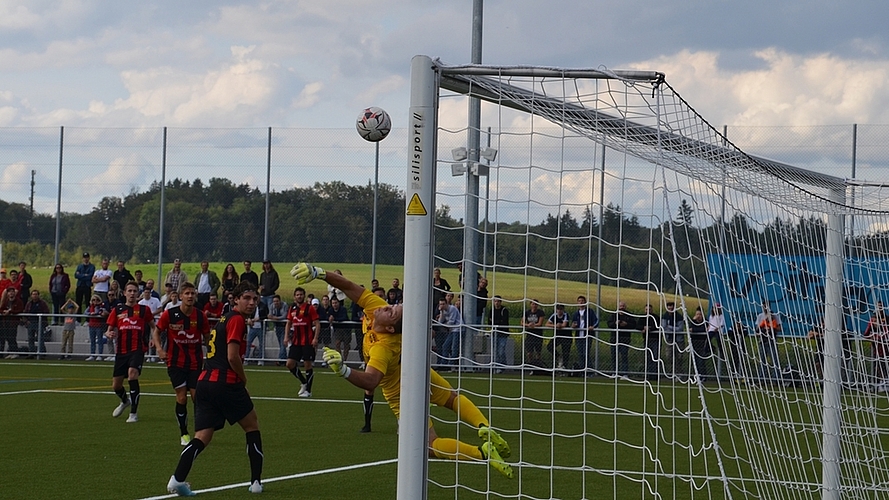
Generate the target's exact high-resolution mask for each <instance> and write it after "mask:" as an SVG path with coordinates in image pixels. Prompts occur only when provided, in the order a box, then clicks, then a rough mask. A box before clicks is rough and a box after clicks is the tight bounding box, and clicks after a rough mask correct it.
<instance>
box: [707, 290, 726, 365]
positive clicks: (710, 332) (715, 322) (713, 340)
mask: <svg viewBox="0 0 889 500" xmlns="http://www.w3.org/2000/svg"><path fill="white" fill-rule="evenodd" d="M724 333H725V316H724V315H723V314H722V305H721V304H720V303H719V302H717V303H715V304H713V308H712V309H710V315H709V316H708V317H707V348H708V350H709V353H708V356H707V357H708V358H710V362H711V363H712V364H713V376H714V377H717V378H718V377H719V375H720V374H721V373H722V352H723V349H722V335H723V334H724ZM714 345H715V348H714Z"/></svg>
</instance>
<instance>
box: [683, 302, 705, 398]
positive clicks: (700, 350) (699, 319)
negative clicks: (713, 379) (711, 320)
mask: <svg viewBox="0 0 889 500" xmlns="http://www.w3.org/2000/svg"><path fill="white" fill-rule="evenodd" d="M707 327H708V322H707V319H706V318H704V311H703V309H701V306H698V307H696V308H695V313H694V314H693V315H692V317H691V319H690V320H689V321H688V335H689V337H691V350H692V359H693V360H694V372H693V373H696V374H697V376H698V377H701V380H705V379H706V377H707V375H708V373H707V358H708V357H709V356H710V341H709V338H710V337H709V336H708V335H707Z"/></svg>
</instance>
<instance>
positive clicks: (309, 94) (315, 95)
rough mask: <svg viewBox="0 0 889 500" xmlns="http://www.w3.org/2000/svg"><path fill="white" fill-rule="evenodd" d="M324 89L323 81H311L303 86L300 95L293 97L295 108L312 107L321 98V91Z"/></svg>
mask: <svg viewBox="0 0 889 500" xmlns="http://www.w3.org/2000/svg"><path fill="white" fill-rule="evenodd" d="M322 90H324V84H323V83H321V82H311V83H309V84H307V85H306V86H305V87H303V89H302V91H300V93H299V95H298V96H296V97H295V98H294V99H293V103H292V104H291V106H292V107H294V108H311V107H312V106H314V105H315V104H317V103H318V101H319V100H320V99H321V95H320V94H321V91H322Z"/></svg>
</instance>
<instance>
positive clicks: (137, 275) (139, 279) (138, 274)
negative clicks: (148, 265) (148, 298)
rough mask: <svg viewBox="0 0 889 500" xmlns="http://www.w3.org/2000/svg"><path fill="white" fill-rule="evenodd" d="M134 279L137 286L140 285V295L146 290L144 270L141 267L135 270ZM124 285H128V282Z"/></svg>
mask: <svg viewBox="0 0 889 500" xmlns="http://www.w3.org/2000/svg"><path fill="white" fill-rule="evenodd" d="M133 281H135V282H136V286H138V287H139V295H142V290H145V285H146V283H145V280H143V279H142V271H141V270H140V269H136V270H135V271H133ZM123 286H127V284H126V283H124V284H123Z"/></svg>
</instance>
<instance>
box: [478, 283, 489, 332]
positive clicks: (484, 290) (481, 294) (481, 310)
mask: <svg viewBox="0 0 889 500" xmlns="http://www.w3.org/2000/svg"><path fill="white" fill-rule="evenodd" d="M487 308H488V280H487V278H480V279H479V280H478V290H477V291H476V302H475V324H476V325H481V324H482V318H484V317H485V310H486V309H487Z"/></svg>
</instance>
